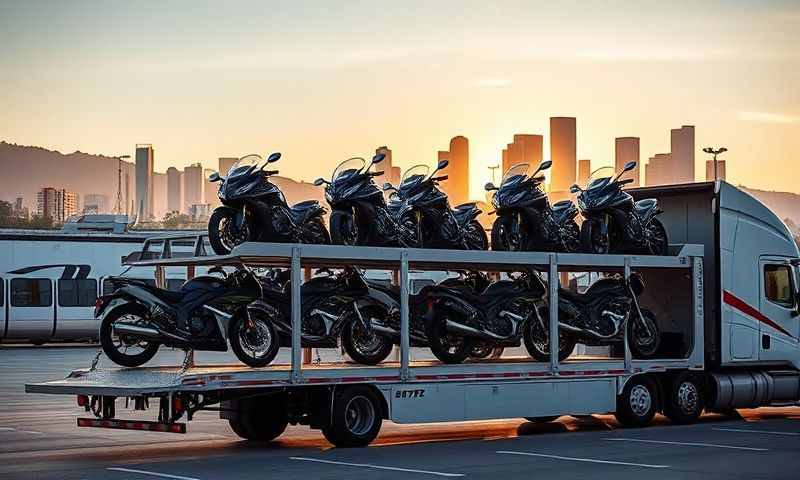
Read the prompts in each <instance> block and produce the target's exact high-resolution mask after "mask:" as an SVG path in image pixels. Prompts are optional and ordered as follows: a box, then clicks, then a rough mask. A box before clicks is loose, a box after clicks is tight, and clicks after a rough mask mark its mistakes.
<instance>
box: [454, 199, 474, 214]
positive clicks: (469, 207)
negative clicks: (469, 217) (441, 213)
mask: <svg viewBox="0 0 800 480" xmlns="http://www.w3.org/2000/svg"><path fill="white" fill-rule="evenodd" d="M477 209H478V205H477V204H476V203H475V202H470V203H462V204H461V205H456V207H455V208H454V209H453V212H454V213H455V214H456V215H459V214H461V215H463V214H466V213H469V212H471V211H473V210H477Z"/></svg>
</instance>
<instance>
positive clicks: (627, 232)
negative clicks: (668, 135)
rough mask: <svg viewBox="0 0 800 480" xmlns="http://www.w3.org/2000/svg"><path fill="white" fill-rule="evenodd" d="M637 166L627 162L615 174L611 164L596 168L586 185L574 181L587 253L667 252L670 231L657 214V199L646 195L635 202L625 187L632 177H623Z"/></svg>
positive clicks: (659, 253)
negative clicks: (582, 187) (579, 184)
mask: <svg viewBox="0 0 800 480" xmlns="http://www.w3.org/2000/svg"><path fill="white" fill-rule="evenodd" d="M634 168H636V162H628V163H627V164H625V167H624V168H623V170H622V171H621V172H619V173H618V174H616V175H614V170H613V168H611V167H603V168H600V169H597V170H595V171H594V172H593V173H592V174H591V175H590V177H589V180H588V182H587V187H586V189H585V190H584V189H581V188H580V187H579V186H578V185H573V186H572V188H571V189H570V190H571V191H572V193H577V194H578V208H579V209H580V211H581V214H582V215H583V217H584V218H585V220H584V221H583V224H582V225H581V233H580V235H581V244H582V245H583V249H584V251H586V252H587V253H599V254H605V253H645V254H650V255H666V254H667V247H668V243H669V242H668V241H667V231H666V230H665V229H664V225H662V223H661V221H660V220H658V219H657V218H656V216H657V215H658V214H660V213H662V210H661V209H660V208H659V206H658V200H656V199H654V198H647V199H644V200H639V201H637V202H634V200H633V197H632V196H631V195H630V194H629V193H627V192H625V191H623V190H622V187H623V186H624V185H626V184H628V183H631V182H633V179H625V180H620V177H621V176H622V175H623V174H624V173H625V172H628V171H630V170H633V169H634Z"/></svg>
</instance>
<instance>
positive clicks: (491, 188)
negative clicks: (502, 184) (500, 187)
mask: <svg viewBox="0 0 800 480" xmlns="http://www.w3.org/2000/svg"><path fill="white" fill-rule="evenodd" d="M483 189H484V190H486V191H487V192H491V191H492V190H497V187H495V186H494V183H492V182H489V183H487V184H486V185H484V186H483Z"/></svg>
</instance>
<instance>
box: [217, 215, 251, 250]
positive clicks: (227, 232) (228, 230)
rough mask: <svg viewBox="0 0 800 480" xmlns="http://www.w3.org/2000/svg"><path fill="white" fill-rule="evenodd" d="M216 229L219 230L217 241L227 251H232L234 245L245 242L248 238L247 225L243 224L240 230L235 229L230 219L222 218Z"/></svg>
mask: <svg viewBox="0 0 800 480" xmlns="http://www.w3.org/2000/svg"><path fill="white" fill-rule="evenodd" d="M217 228H218V230H219V241H220V243H222V246H223V247H225V248H226V249H227V250H228V251H230V250H233V247H235V246H236V245H239V244H242V243H244V242H245V241H247V238H248V236H249V234H248V229H247V224H243V225H242V227H241V228H236V225H235V223H234V222H233V219H232V218H231V217H222V218H221V219H220V221H219V225H218V227H217Z"/></svg>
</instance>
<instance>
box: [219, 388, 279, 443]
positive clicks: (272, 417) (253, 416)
mask: <svg viewBox="0 0 800 480" xmlns="http://www.w3.org/2000/svg"><path fill="white" fill-rule="evenodd" d="M284 400H285V398H284V397H283V396H282V395H271V396H267V397H254V398H247V399H244V400H242V401H241V403H240V405H239V413H238V415H237V416H236V417H235V418H232V419H229V420H228V424H229V425H230V427H231V430H233V433H235V434H236V435H238V436H239V437H241V438H244V439H245V440H252V441H255V442H270V441H272V440H275V439H276V438H278V437H279V436H280V435H281V434H282V433H283V432H284V431H285V430H286V427H287V425H288V424H289V420H288V417H287V415H286V402H285V401H284Z"/></svg>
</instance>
